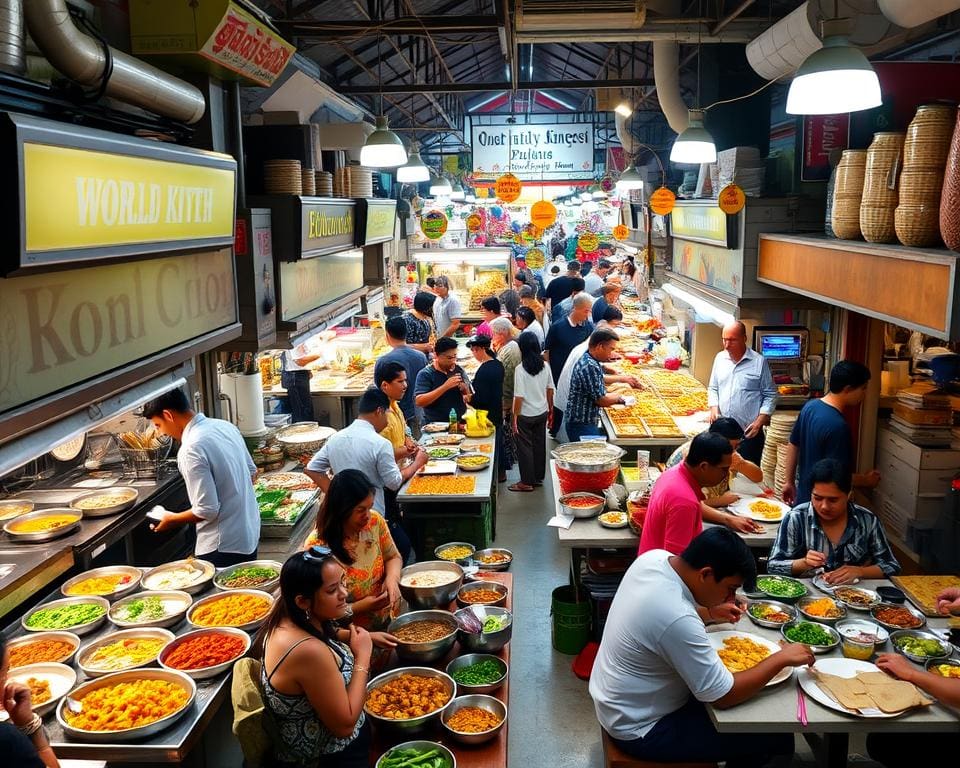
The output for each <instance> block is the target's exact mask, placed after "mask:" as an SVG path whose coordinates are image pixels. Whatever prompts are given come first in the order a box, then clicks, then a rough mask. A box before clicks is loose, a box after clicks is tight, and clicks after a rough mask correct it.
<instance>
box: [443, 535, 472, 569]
mask: <svg viewBox="0 0 960 768" xmlns="http://www.w3.org/2000/svg"><path fill="white" fill-rule="evenodd" d="M452 547H466V548H467V549H469V550H470V554H468V555H466V556H465V557H443V556H442V555H441V554H440V553H441V552H443V551H444V550H447V549H451V548H452ZM476 549H477V548H476V547H475V546H473V544H471V543H470V542H469V541H448V542H447V543H446V544H441V545H440V546H439V547H437V548H436V549H434V550H433V556H434V557H435V558H436V559H437V560H443V561H444V562H445V563H456V564H457V565H470V558H471V556H472V555H473V553H474V552H475V551H476Z"/></svg>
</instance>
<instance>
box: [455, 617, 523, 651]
mask: <svg viewBox="0 0 960 768" xmlns="http://www.w3.org/2000/svg"><path fill="white" fill-rule="evenodd" d="M462 611H473V613H474V614H475V615H476V616H477V618H478V619H480V623H481V624H482V623H483V620H484V619H485V618H487V616H509V617H510V621H509V622H508V624H507V626H505V627H504V628H503V629H500V630H497V631H496V632H481V633H479V634H473V633H472V632H464V631H463V630H462V629H460V630H458V631H457V640H458V641H459V642H460V647H461V648H463V649H464V650H465V651H469V652H470V653H496V652H497V651H499V650H500V649H501V648H503V646H505V645H506V644H507V643H509V642H510V638H511V637H512V636H513V614H512V613H510V611H508V610H507V609H506V608H500V607H499V606H496V605H471V606H470V607H469V608H461V609H460V610H459V611H457V613H458V614H459V613H461V612H462Z"/></svg>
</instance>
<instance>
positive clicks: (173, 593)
mask: <svg viewBox="0 0 960 768" xmlns="http://www.w3.org/2000/svg"><path fill="white" fill-rule="evenodd" d="M146 597H156V598H159V599H160V600H162V601H163V603H164V607H165V608H168V609H169V613H167V615H166V616H164V617H163V618H160V619H148V620H146V621H124V620H123V619H120V618H117V612H118V611H119V610H121V609H122V608H123V607H124V606H126V605H128V604H129V603H131V602H133V601H134V600H140V599H142V598H146ZM191 605H193V598H192V597H191V596H190V595H189V594H187V593H186V592H181V591H179V590H172V589H171V590H165V591H157V592H137V593H136V594H133V595H128V596H127V597H125V598H123V599H122V600H118V601H117V602H115V603H114V604H113V606H112V607H111V608H110V613H109V615H108V618H109V619H110V623H111V624H114V625H115V626H118V627H121V628H123V629H134V628H137V627H172V626H175V625H177V624H179V623H180V621H181V620H182V619H183V617H184V616H185V615H186V613H187V610H188V609H189V608H190V606H191Z"/></svg>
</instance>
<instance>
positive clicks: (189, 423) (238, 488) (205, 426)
mask: <svg viewBox="0 0 960 768" xmlns="http://www.w3.org/2000/svg"><path fill="white" fill-rule="evenodd" d="M143 415H144V418H147V419H150V421H151V422H152V424H153V426H154V428H155V429H156V430H157V431H158V432H160V433H162V434H164V435H169V436H170V437H172V438H173V439H175V440H179V441H180V450H179V451H178V452H177V468H178V469H179V470H180V474H181V475H182V476H183V481H184V483H185V484H186V486H187V496H188V497H189V498H190V504H191V505H192V506H191V508H190V509H188V510H186V511H184V512H171V513H167V514H166V515H165V516H164V517H163V519H161V520H160V521H159V522H157V523H156V524H155V525H154V526H153V530H154V531H156V532H158V533H162V532H164V531H169V530H172V529H174V528H177V527H179V526H181V525H189V524H194V525H196V526H197V544H196V548H195V552H196V555H197V557H199V558H200V559H201V560H207V561H209V562H211V563H213V564H214V565H215V566H217V567H218V568H223V567H226V566H228V565H235V564H236V563H242V562H245V561H247V560H255V559H256V557H257V545H258V543H259V541H260V509H259V507H258V506H257V497H256V494H255V493H254V491H253V479H254V477H255V476H256V473H257V468H256V466H254V463H253V459H251V458H250V452H249V451H248V450H247V446H246V444H245V443H244V442H243V437H242V436H241V435H240V430H238V429H237V428H236V427H235V426H234V425H233V424H231V423H230V422H229V421H224V420H223V419H208V418H207V417H206V416H204V415H203V414H202V413H195V412H194V411H193V409H192V408H191V407H190V402H189V401H188V400H187V396H186V394H184V392H183V390H182V389H179V388H178V389H171V390H170V391H169V392H165V393H164V394H162V395H160V396H159V397H157V398H155V399H154V400H152V401H151V402H149V403H147V404H146V405H145V406H144V408H143Z"/></svg>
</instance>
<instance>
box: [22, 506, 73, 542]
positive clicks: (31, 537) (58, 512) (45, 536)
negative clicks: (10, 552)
mask: <svg viewBox="0 0 960 768" xmlns="http://www.w3.org/2000/svg"><path fill="white" fill-rule="evenodd" d="M62 515H69V516H71V517H73V518H74V520H73V522H71V523H67V524H66V525H61V526H60V527H59V528H51V529H50V530H48V531H32V532H30V533H19V532H18V531H17V530H16V526H18V525H22V524H23V523H26V522H29V521H31V520H42V519H43V518H45V517H60V516H62ZM82 519H83V513H82V512H80V511H79V510H76V509H70V507H52V508H50V509H41V510H39V511H36V512H27V514H25V515H18V516H17V517H15V518H13V519H12V520H8V521H7V522H6V523H4V525H3V530H4V531H5V532H6V534H7V536H9V537H10V538H11V539H13V541H18V542H36V541H50V540H51V539H58V538H60V537H61V536H66V535H67V534H69V533H73V532H74V531H75V530H77V528H79V527H80V521H81V520H82Z"/></svg>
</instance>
